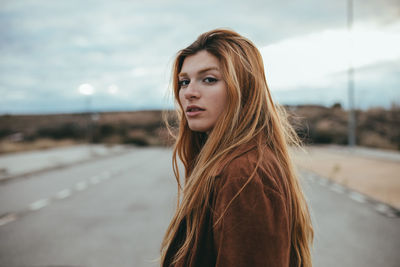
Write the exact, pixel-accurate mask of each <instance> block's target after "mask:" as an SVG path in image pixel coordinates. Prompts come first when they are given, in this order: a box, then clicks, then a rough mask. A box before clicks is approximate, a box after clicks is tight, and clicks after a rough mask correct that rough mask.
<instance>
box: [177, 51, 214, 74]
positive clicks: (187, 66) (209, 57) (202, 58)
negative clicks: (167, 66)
mask: <svg viewBox="0 0 400 267" xmlns="http://www.w3.org/2000/svg"><path fill="white" fill-rule="evenodd" d="M219 65H220V64H219V60H218V58H216V57H215V56H214V55H213V54H211V53H209V52H207V51H205V50H202V51H199V52H197V53H196V54H194V55H191V56H188V57H186V58H185V60H184V61H183V64H182V69H181V72H180V73H179V74H189V75H190V74H196V73H197V72H200V71H202V70H204V69H209V68H212V69H219V67H220V66H219Z"/></svg>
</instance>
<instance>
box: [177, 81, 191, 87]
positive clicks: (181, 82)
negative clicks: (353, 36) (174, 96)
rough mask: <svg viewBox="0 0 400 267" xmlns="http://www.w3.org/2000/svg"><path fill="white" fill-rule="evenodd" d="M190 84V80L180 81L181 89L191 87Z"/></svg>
mask: <svg viewBox="0 0 400 267" xmlns="http://www.w3.org/2000/svg"><path fill="white" fill-rule="evenodd" d="M189 83H190V80H187V79H186V80H180V81H179V83H178V84H179V87H186V86H188V85H189Z"/></svg>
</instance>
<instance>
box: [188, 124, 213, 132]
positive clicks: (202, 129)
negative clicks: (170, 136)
mask: <svg viewBox="0 0 400 267" xmlns="http://www.w3.org/2000/svg"><path fill="white" fill-rule="evenodd" d="M189 129H190V130H192V131H194V132H200V133H206V132H209V131H210V129H211V127H207V125H197V124H190V123H189Z"/></svg>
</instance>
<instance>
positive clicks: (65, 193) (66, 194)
mask: <svg viewBox="0 0 400 267" xmlns="http://www.w3.org/2000/svg"><path fill="white" fill-rule="evenodd" d="M70 195H71V191H70V190H69V189H64V190H61V191H60V192H58V193H57V194H56V197H57V198H58V199H63V198H67V197H69V196H70Z"/></svg>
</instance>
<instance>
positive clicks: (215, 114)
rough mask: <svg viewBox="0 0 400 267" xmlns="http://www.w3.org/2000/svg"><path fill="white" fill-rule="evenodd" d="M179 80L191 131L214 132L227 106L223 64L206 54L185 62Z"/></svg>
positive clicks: (187, 59) (180, 99) (202, 52)
mask: <svg viewBox="0 0 400 267" xmlns="http://www.w3.org/2000/svg"><path fill="white" fill-rule="evenodd" d="M178 77H179V85H180V90H179V101H180V103H181V105H182V108H183V111H184V113H185V116H186V119H187V121H188V124H189V128H190V129H191V130H192V131H196V132H207V133H208V132H210V131H211V130H212V129H213V127H214V125H215V123H216V122H217V120H218V118H219V116H220V115H221V114H222V113H223V112H224V109H225V106H226V103H227V88H226V84H225V81H224V80H223V79H222V75H221V68H220V64H219V60H218V59H217V58H216V57H215V56H213V55H212V54H210V53H208V52H207V51H205V50H202V51H200V52H197V53H196V54H194V55H192V56H188V57H186V58H185V60H184V61H183V65H182V69H181V72H180V73H179V74H178Z"/></svg>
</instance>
